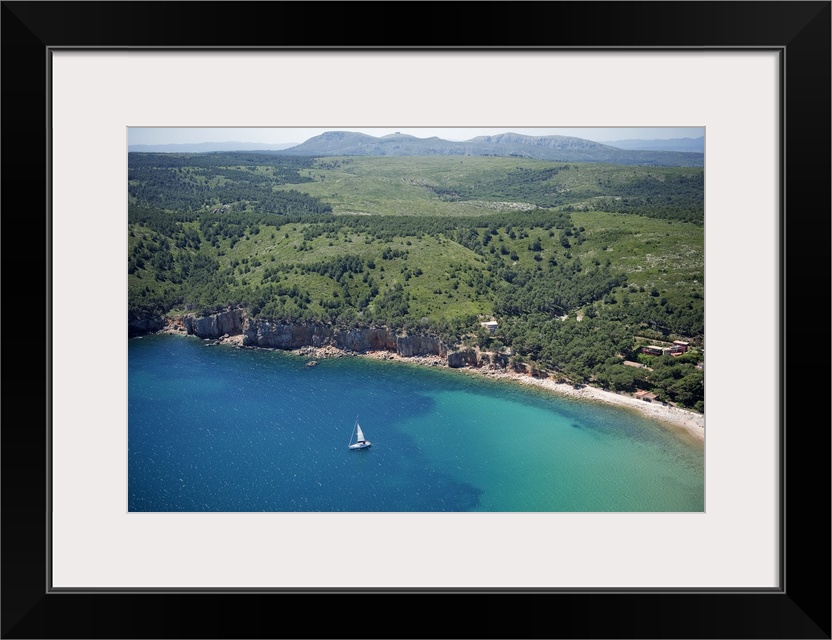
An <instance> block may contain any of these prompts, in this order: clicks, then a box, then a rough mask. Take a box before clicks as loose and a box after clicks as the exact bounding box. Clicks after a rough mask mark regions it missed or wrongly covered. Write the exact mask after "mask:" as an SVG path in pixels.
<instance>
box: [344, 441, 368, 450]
mask: <svg viewBox="0 0 832 640" xmlns="http://www.w3.org/2000/svg"><path fill="white" fill-rule="evenodd" d="M371 444H372V443H371V442H357V443H356V444H351V445H350V446H349V447H347V448H348V449H367V448H368V447H369V446H370V445H371Z"/></svg>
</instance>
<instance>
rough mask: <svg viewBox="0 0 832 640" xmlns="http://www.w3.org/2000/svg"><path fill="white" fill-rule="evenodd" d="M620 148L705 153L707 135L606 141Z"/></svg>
mask: <svg viewBox="0 0 832 640" xmlns="http://www.w3.org/2000/svg"><path fill="white" fill-rule="evenodd" d="M604 144H608V145H610V146H611V147H618V148H619V149H636V150H640V151H688V152H693V153H705V136H700V137H699V138H667V139H661V140H614V141H612V142H606V143H604Z"/></svg>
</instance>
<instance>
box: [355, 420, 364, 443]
mask: <svg viewBox="0 0 832 640" xmlns="http://www.w3.org/2000/svg"><path fill="white" fill-rule="evenodd" d="M355 432H356V433H357V434H358V441H359V442H361V441H362V440H364V432H363V431H361V425H360V424H358V423H357V422H356V423H355Z"/></svg>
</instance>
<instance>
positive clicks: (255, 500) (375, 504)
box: [128, 335, 705, 512]
mask: <svg viewBox="0 0 832 640" xmlns="http://www.w3.org/2000/svg"><path fill="white" fill-rule="evenodd" d="M128 362H129V366H128V508H129V510H130V511H133V512H139V511H141V512H169V511H180V512H182V511H186V512H197V511H222V512H255V511H278V512H335V511H339V512H368V511H369V512H405V511H406V512H430V511H454V512H459V511H489V512H567V511H568V512H609V511H636V512H647V511H651V512H654V511H665V512H681V511H694V512H697V511H698V512H701V511H704V506H705V487H704V447H703V446H702V445H701V444H692V443H689V442H685V441H683V440H681V439H680V438H679V437H678V436H677V435H676V434H674V433H672V432H670V431H669V430H667V429H666V428H665V427H663V426H661V425H659V424H657V423H655V422H653V421H650V420H648V419H646V418H644V417H642V416H640V415H639V414H637V413H635V412H633V411H628V410H626V409H620V408H615V407H608V406H605V405H600V404H597V403H590V402H582V401H576V400H574V399H569V398H562V397H559V396H555V395H553V394H551V393H549V392H546V391H542V390H537V389H529V388H526V387H524V386H521V385H518V384H514V383H510V382H500V381H494V380H489V379H484V378H483V379H480V378H479V377H477V376H470V375H464V374H462V373H460V372H458V371H452V370H447V369H440V368H436V369H434V368H428V367H423V366H419V365H414V364H407V363H397V362H389V361H378V360H372V359H368V358H359V357H344V358H335V359H326V360H321V361H319V364H318V365H317V366H315V367H307V366H306V363H307V359H306V358H303V357H299V356H296V355H293V354H290V353H284V352H280V351H274V350H263V349H247V348H242V349H241V348H235V347H231V346H228V345H209V344H207V343H205V342H203V341H202V340H199V339H197V338H194V337H183V336H167V335H154V336H146V337H143V338H138V339H132V340H130V341H129V343H128ZM356 418H357V419H358V420H359V422H360V424H361V426H362V428H363V430H364V433H365V435H366V437H367V439H369V440H370V441H372V443H373V445H372V447H370V448H369V449H365V450H361V451H351V450H349V449H347V445H348V443H349V440H350V436H351V434H352V430H353V425H354V423H355V421H356Z"/></svg>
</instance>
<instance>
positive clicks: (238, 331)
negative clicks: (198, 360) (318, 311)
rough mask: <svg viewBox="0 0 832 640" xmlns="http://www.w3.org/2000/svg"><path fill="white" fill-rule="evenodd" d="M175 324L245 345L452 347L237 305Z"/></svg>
mask: <svg viewBox="0 0 832 640" xmlns="http://www.w3.org/2000/svg"><path fill="white" fill-rule="evenodd" d="M173 324H174V325H178V326H180V327H182V328H184V330H185V332H186V333H187V334H188V335H195V336H197V337H199V338H221V337H223V336H226V335H227V336H233V335H242V338H243V341H242V344H243V346H250V347H270V348H273V349H300V348H301V347H325V346H333V347H337V348H338V349H344V350H347V351H356V352H365V351H391V352H394V353H396V354H398V355H400V356H402V357H405V358H410V357H414V356H440V357H443V358H444V357H446V356H447V355H448V349H447V347H446V345H445V344H444V343H443V342H442V341H441V340H440V339H439V338H438V337H436V336H432V335H422V334H403V335H399V334H397V333H396V332H395V331H393V330H392V329H388V328H387V327H359V328H346V327H335V326H332V325H328V324H322V323H289V322H269V321H267V320H259V319H258V320H253V319H250V318H247V317H246V314H245V310H243V309H233V310H229V311H224V312H222V313H217V314H214V315H210V316H205V317H201V318H200V317H196V316H191V315H186V316H184V317H182V318H181V319H179V320H177V321H175V322H174V323H173Z"/></svg>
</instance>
